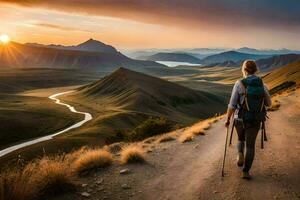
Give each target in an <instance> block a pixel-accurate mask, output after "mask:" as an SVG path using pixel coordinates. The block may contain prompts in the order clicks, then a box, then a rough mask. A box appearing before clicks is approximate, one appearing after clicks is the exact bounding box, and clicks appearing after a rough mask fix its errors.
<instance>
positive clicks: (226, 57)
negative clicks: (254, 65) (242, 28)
mask: <svg viewBox="0 0 300 200" xmlns="http://www.w3.org/2000/svg"><path fill="white" fill-rule="evenodd" d="M266 57H270V55H256V54H247V53H240V52H237V51H226V52H223V53H219V54H215V55H211V56H207V57H205V58H204V59H202V60H201V63H202V64H209V65H211V64H213V63H224V62H226V61H233V62H235V63H239V62H241V61H244V60H247V59H251V60H257V59H260V58H266Z"/></svg>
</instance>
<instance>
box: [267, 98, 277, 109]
mask: <svg viewBox="0 0 300 200" xmlns="http://www.w3.org/2000/svg"><path fill="white" fill-rule="evenodd" d="M279 108H280V102H279V101H278V100H277V99H275V100H273V101H272V105H271V106H270V107H269V108H268V109H267V110H268V111H276V110H279Z"/></svg>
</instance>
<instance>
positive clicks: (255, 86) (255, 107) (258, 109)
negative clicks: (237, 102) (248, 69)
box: [239, 76, 266, 124]
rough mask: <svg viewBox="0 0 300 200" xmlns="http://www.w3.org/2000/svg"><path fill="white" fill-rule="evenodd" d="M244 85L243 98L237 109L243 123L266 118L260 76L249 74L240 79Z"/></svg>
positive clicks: (255, 121) (261, 120)
mask: <svg viewBox="0 0 300 200" xmlns="http://www.w3.org/2000/svg"><path fill="white" fill-rule="evenodd" d="M241 83H242V84H243V86H244V87H245V98H244V101H243V103H242V105H241V109H240V111H239V118H241V119H243V122H244V123H251V124H252V123H259V122H263V121H265V120H266V109H265V106H264V105H265V103H264V98H265V89H264V84H263V81H262V79H261V78H259V77H257V76H249V77H247V78H244V79H242V80H241Z"/></svg>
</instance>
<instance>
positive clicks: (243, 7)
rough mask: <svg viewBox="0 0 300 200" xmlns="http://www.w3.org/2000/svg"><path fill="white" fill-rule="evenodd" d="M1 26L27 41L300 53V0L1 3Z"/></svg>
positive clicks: (5, 0)
mask: <svg viewBox="0 0 300 200" xmlns="http://www.w3.org/2000/svg"><path fill="white" fill-rule="evenodd" d="M0 23H1V26H0V34H7V35H9V36H10V37H11V39H12V40H14V41H18V42H22V43H26V42H36V43H42V44H64V45H74V44H79V43H81V42H83V41H85V40H88V39H89V38H93V39H97V40H100V41H102V42H104V43H107V44H111V45H113V46H115V47H117V48H119V49H133V48H200V47H207V48H218V47H219V48H239V47H244V46H247V47H253V48H263V49H270V48H272V49H279V48H289V49H295V50H300V39H299V38H300V37H299V36H300V1H299V0H0Z"/></svg>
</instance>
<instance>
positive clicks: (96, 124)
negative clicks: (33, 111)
mask: <svg viewBox="0 0 300 200" xmlns="http://www.w3.org/2000/svg"><path fill="white" fill-rule="evenodd" d="M62 98H63V100H64V101H67V102H70V103H71V104H73V105H74V104H76V105H81V107H82V108H85V110H88V111H89V112H90V113H92V115H93V117H94V119H93V120H92V121H91V122H90V123H89V124H87V125H85V126H84V127H83V128H81V129H80V130H78V131H77V132H76V133H72V134H70V135H69V139H70V138H73V137H82V138H86V137H87V138H90V137H97V138H98V139H97V141H98V142H99V140H101V141H105V138H107V137H109V136H113V135H114V134H115V131H116V130H123V129H129V128H133V127H136V126H137V125H139V124H140V123H142V122H143V121H145V120H146V119H148V118H149V117H151V116H152V117H165V118H166V119H167V120H168V121H170V122H172V123H173V124H181V125H188V124H191V123H193V122H195V121H197V120H199V119H204V118H207V117H209V116H213V115H215V114H216V113H222V112H224V111H225V109H226V102H225V101H224V99H223V98H221V97H218V96H216V95H212V94H209V93H207V92H202V91H197V90H192V89H189V88H186V87H183V86H181V85H177V84H175V83H172V82H169V81H166V80H162V79H159V78H156V77H152V76H148V75H145V74H142V73H139V72H135V71H131V70H129V69H125V68H120V69H118V70H116V71H115V72H113V73H112V74H110V75H108V76H106V77H104V78H102V79H100V80H99V81H96V82H94V83H92V84H89V85H86V86H83V87H80V88H79V89H78V90H77V91H76V92H75V93H73V94H70V95H68V96H65V97H62ZM99 134H100V135H99Z"/></svg>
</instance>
